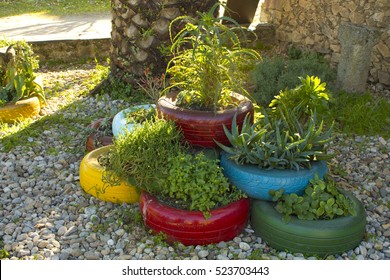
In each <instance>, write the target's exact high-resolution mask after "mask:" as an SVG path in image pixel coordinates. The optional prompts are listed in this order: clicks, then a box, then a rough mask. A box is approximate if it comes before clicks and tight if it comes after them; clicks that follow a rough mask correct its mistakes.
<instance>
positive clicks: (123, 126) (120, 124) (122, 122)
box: [112, 104, 156, 137]
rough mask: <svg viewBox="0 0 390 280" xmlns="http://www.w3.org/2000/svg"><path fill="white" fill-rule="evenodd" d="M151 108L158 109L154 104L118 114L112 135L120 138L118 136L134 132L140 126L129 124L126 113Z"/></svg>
mask: <svg viewBox="0 0 390 280" xmlns="http://www.w3.org/2000/svg"><path fill="white" fill-rule="evenodd" d="M151 107H153V108H156V106H155V105H154V104H144V105H137V106H133V107H130V108H127V109H124V110H122V111H120V112H119V113H117V114H116V115H115V117H114V119H113V121H112V134H113V135H114V137H118V135H120V134H122V133H125V132H126V131H132V130H133V129H134V128H136V127H137V126H139V124H127V123H126V118H125V117H126V113H128V112H129V111H132V110H135V109H138V108H145V109H149V108H151Z"/></svg>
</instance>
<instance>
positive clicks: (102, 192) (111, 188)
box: [80, 145, 139, 203]
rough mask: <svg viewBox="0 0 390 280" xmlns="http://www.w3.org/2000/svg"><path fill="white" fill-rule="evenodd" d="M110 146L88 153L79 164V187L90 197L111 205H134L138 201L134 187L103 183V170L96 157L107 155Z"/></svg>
mask: <svg viewBox="0 0 390 280" xmlns="http://www.w3.org/2000/svg"><path fill="white" fill-rule="evenodd" d="M111 147H112V145H109V146H104V147H101V148H98V149H96V150H93V151H92V152H90V153H88V154H87V155H86V156H85V157H84V158H83V160H82V161H81V164H80V185H81V187H82V189H83V190H84V191H85V192H86V193H89V194H90V195H92V196H94V197H96V198H98V199H100V200H103V201H109V202H113V203H123V202H125V203H135V202H138V201H139V193H138V192H137V190H136V188H135V187H134V186H131V185H129V184H127V183H124V182H121V183H120V184H119V185H109V184H108V183H105V182H103V175H104V168H103V167H102V166H101V165H100V164H99V162H98V157H99V156H100V155H101V154H104V153H107V152H108V151H109V150H110V148H111Z"/></svg>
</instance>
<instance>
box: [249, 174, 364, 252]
mask: <svg viewBox="0 0 390 280" xmlns="http://www.w3.org/2000/svg"><path fill="white" fill-rule="evenodd" d="M271 195H272V200H273V201H272V202H270V201H262V200H255V201H254V202H253V204H252V210H251V225H252V228H253V229H254V230H255V232H256V234H257V235H259V236H260V237H261V238H262V239H263V240H264V241H265V242H266V243H267V244H269V245H270V246H272V247H274V248H276V249H279V250H289V251H291V252H300V253H305V254H316V255H320V256H324V255H330V254H336V253H342V252H345V251H347V250H350V249H352V248H354V247H355V246H356V245H358V244H359V243H360V242H361V240H362V238H363V236H364V233H365V226H366V213H365V211H364V207H363V205H362V203H361V202H360V201H359V200H358V199H357V198H356V197H355V196H354V195H353V194H352V193H351V192H348V191H346V190H343V189H341V188H339V187H338V186H337V184H336V183H335V182H334V181H332V180H331V179H329V178H325V179H324V180H321V179H320V178H319V177H318V176H316V177H315V178H314V179H312V180H310V183H309V185H308V186H307V188H306V189H305V192H304V194H303V195H302V196H298V195H296V194H285V193H284V192H283V189H281V190H278V191H271Z"/></svg>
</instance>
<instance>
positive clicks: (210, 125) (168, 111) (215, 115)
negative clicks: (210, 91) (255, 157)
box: [157, 96, 253, 148]
mask: <svg viewBox="0 0 390 280" xmlns="http://www.w3.org/2000/svg"><path fill="white" fill-rule="evenodd" d="M157 110H158V112H159V115H160V116H161V115H162V116H163V117H164V118H166V119H169V120H173V121H174V122H175V123H176V124H177V125H178V126H179V128H180V129H181V130H182V131H183V134H184V138H185V139H186V140H187V142H189V143H190V144H191V145H193V146H200V147H207V148H212V147H217V144H216V143H215V141H214V140H216V141H218V142H220V143H222V144H224V145H226V146H230V142H229V140H228V139H227V137H226V135H225V132H224V130H223V125H225V126H226V127H227V128H228V129H229V130H231V126H232V120H233V117H234V115H235V114H236V113H237V125H238V126H239V127H240V128H241V126H242V124H243V122H244V118H245V116H246V114H247V113H251V116H252V121H253V105H252V103H251V102H250V101H249V100H247V99H245V98H244V97H242V102H241V103H240V104H239V105H238V106H237V107H235V108H232V109H227V110H222V111H217V112H212V111H197V110H189V109H183V108H180V107H178V106H176V101H175V100H174V99H173V98H169V97H166V96H164V97H161V98H160V99H159V100H158V104H157Z"/></svg>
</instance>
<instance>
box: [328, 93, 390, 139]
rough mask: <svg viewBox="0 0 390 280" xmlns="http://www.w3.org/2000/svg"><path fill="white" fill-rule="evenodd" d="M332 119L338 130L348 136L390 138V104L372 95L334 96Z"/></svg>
mask: <svg viewBox="0 0 390 280" xmlns="http://www.w3.org/2000/svg"><path fill="white" fill-rule="evenodd" d="M333 99H334V100H333V104H332V106H331V117H332V118H334V119H335V121H336V129H337V130H339V131H341V132H343V133H346V134H349V135H351V134H356V135H365V136H373V135H380V136H382V137H384V138H389V137H390V103H389V102H388V101H387V100H386V99H385V98H382V97H377V98H375V99H374V97H373V96H372V95H371V94H370V93H365V94H357V93H345V92H339V93H334V94H333Z"/></svg>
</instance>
